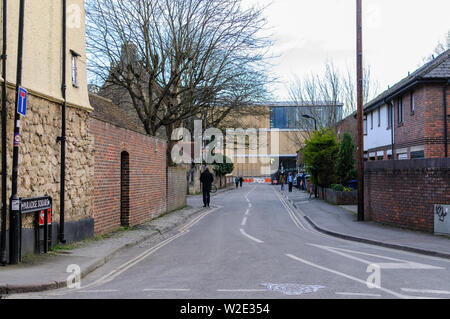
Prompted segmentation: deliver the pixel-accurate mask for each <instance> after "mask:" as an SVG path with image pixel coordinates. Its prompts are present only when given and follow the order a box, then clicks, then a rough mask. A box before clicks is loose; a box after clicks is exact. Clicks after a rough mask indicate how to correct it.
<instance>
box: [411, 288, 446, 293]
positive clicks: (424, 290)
mask: <svg viewBox="0 0 450 319" xmlns="http://www.w3.org/2000/svg"><path fill="white" fill-rule="evenodd" d="M402 291H404V292H417V293H423V294H438V295H450V291H445V290H431V289H410V288H402Z"/></svg>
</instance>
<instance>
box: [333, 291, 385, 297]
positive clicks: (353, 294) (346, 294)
mask: <svg viewBox="0 0 450 319" xmlns="http://www.w3.org/2000/svg"><path fill="white" fill-rule="evenodd" d="M336 295H343V296H360V297H381V295H379V294H365V293H358V292H336Z"/></svg>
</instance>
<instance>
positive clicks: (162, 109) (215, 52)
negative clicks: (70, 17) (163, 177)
mask: <svg viewBox="0 0 450 319" xmlns="http://www.w3.org/2000/svg"><path fill="white" fill-rule="evenodd" d="M86 8H87V10H86V11H87V38H88V52H89V55H90V56H89V57H90V59H89V61H90V65H89V66H88V68H89V71H90V72H92V74H93V75H94V76H95V78H96V79H95V81H97V82H99V83H101V86H102V88H101V89H100V92H99V94H100V95H103V96H105V95H106V96H108V97H110V98H112V99H113V101H114V102H115V103H116V104H118V105H119V106H121V107H124V108H128V109H129V110H132V111H133V112H134V115H135V119H136V120H138V121H140V122H141V123H142V125H143V127H144V129H145V130H146V132H147V133H148V134H150V135H156V134H157V132H159V131H161V129H162V130H163V131H164V132H163V133H164V135H165V136H166V138H167V139H168V140H169V147H168V153H170V150H171V145H172V141H171V135H172V132H173V130H174V129H175V128H177V127H180V126H182V125H183V124H184V123H185V122H186V121H187V120H189V119H191V118H192V117H193V116H199V115H201V114H204V112H205V111H209V112H210V113H214V114H216V120H215V121H216V122H217V121H220V119H221V118H223V117H224V116H226V113H227V112H230V110H231V109H233V108H235V107H237V106H240V105H243V104H248V103H249V102H250V101H252V100H254V99H257V98H258V97H259V96H261V95H262V94H263V93H264V91H265V90H264V86H265V84H266V83H267V80H268V78H267V76H266V72H265V68H264V63H265V59H266V53H267V48H268V47H269V46H270V45H271V42H270V41H269V40H268V39H267V38H266V37H264V36H262V35H261V30H262V29H263V28H264V27H265V23H266V22H265V19H264V17H263V15H262V13H263V10H264V8H256V7H251V8H248V9H243V8H242V7H241V0H122V1H120V0H92V1H89V2H88V3H87V6H86ZM221 113H224V114H222V115H220V114H221ZM168 161H169V164H171V159H170V156H168Z"/></svg>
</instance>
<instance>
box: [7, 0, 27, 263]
mask: <svg viewBox="0 0 450 319" xmlns="http://www.w3.org/2000/svg"><path fill="white" fill-rule="evenodd" d="M24 16H25V0H20V9H19V38H18V47H17V79H16V103H15V108H14V113H15V115H14V138H13V167H12V181H11V184H12V188H11V189H12V190H11V198H10V203H9V263H10V264H13V265H14V264H18V263H19V259H20V228H21V226H22V225H20V216H19V214H20V210H19V206H20V205H19V197H18V195H17V173H18V166H19V142H18V141H19V140H20V114H19V113H18V112H17V106H18V102H19V87H20V86H21V84H22V62H23V30H24Z"/></svg>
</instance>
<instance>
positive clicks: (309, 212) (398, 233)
mask: <svg viewBox="0 0 450 319" xmlns="http://www.w3.org/2000/svg"><path fill="white" fill-rule="evenodd" d="M283 194H284V196H285V197H286V198H287V199H288V200H289V202H290V203H291V204H292V205H293V206H294V207H295V208H297V210H298V211H299V212H300V213H301V214H302V215H303V216H304V217H305V219H306V220H307V221H308V222H309V223H310V224H311V225H312V226H313V227H314V228H315V229H316V230H318V231H321V232H323V233H326V234H328V235H331V236H335V237H339V238H343V239H348V240H354V241H358V242H363V243H367V244H373V245H378V246H383V247H389V248H394V249H400V250H404V251H410V252H415V253H420V254H425V255H429V256H437V257H442V258H448V259H450V237H446V236H440V235H439V236H438V235H433V234H429V233H425V232H420V231H412V230H406V229H400V228H395V227H391V226H387V225H383V224H379V223H376V222H373V221H364V222H358V221H357V211H358V208H357V206H356V205H341V206H336V205H332V204H329V203H327V202H325V201H323V200H319V199H315V198H314V196H312V197H310V195H309V193H307V192H305V191H300V190H298V189H294V190H293V192H292V193H289V192H288V191H284V192H283Z"/></svg>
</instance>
